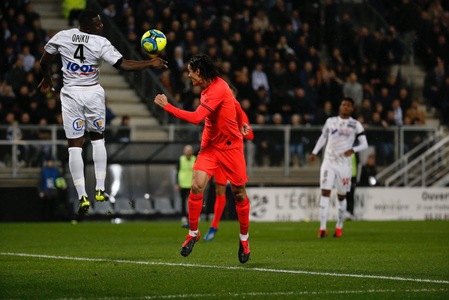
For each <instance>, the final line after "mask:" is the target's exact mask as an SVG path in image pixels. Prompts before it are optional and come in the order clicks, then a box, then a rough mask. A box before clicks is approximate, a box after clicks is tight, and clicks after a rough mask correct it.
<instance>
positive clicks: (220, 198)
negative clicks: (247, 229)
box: [202, 86, 254, 241]
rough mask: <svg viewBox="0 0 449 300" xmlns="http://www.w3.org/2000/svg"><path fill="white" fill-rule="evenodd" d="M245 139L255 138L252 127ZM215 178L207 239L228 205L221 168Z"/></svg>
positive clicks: (246, 117)
mask: <svg viewBox="0 0 449 300" xmlns="http://www.w3.org/2000/svg"><path fill="white" fill-rule="evenodd" d="M231 90H232V92H233V95H234V97H237V90H236V88H235V87H233V86H231ZM236 108H237V109H240V110H241V114H242V118H243V123H246V124H250V122H249V119H248V116H247V115H246V113H245V112H244V111H243V110H242V108H241V107H240V106H238V107H236ZM205 138H206V137H204V136H203V137H202V139H205ZM243 138H244V140H249V141H252V140H254V132H253V130H252V129H250V130H249V132H248V134H247V135H245V136H244V137H243ZM214 179H215V203H214V217H213V219H212V222H211V224H210V227H209V230H208V231H207V233H206V235H205V236H204V240H205V241H211V240H213V239H214V238H215V235H216V233H217V231H218V225H219V223H220V220H221V217H222V215H223V211H224V209H225V207H226V185H227V182H228V180H227V179H226V176H225V175H224V174H223V172H221V170H217V172H215V174H214Z"/></svg>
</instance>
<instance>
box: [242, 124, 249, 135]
mask: <svg viewBox="0 0 449 300" xmlns="http://www.w3.org/2000/svg"><path fill="white" fill-rule="evenodd" d="M250 130H251V126H249V125H248V124H246V123H243V126H242V127H240V132H241V133H242V134H243V136H246V135H248V133H249V132H250Z"/></svg>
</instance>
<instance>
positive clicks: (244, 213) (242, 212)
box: [235, 196, 249, 234]
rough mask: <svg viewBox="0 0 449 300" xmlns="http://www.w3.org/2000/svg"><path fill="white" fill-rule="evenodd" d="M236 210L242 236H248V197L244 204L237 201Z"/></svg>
mask: <svg viewBox="0 0 449 300" xmlns="http://www.w3.org/2000/svg"><path fill="white" fill-rule="evenodd" d="M235 210H236V211H237V216H238V218H239V222H240V234H248V228H249V199H248V196H246V198H245V200H243V201H242V202H239V201H235Z"/></svg>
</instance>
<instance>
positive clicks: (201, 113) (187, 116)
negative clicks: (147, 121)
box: [154, 94, 211, 125]
mask: <svg viewBox="0 0 449 300" xmlns="http://www.w3.org/2000/svg"><path fill="white" fill-rule="evenodd" d="M154 103H156V104H157V105H158V106H160V107H161V108H163V109H164V110H165V111H166V112H169V113H170V114H172V115H173V116H175V117H177V118H178V119H181V120H183V121H186V122H189V123H192V124H195V125H198V124H199V123H201V121H203V120H204V119H205V118H206V117H207V116H208V115H210V113H211V111H210V110H208V109H206V108H204V106H202V105H200V106H198V108H197V109H196V110H195V111H187V110H183V109H179V108H177V107H175V106H173V105H171V104H170V103H168V100H167V96H165V95H164V94H158V95H156V97H155V98H154Z"/></svg>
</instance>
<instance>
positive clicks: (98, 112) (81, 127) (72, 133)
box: [38, 10, 167, 214]
mask: <svg viewBox="0 0 449 300" xmlns="http://www.w3.org/2000/svg"><path fill="white" fill-rule="evenodd" d="M79 24H80V27H79V29H77V28H74V29H68V30H62V31H60V32H58V33H57V34H56V35H55V36H54V37H52V38H51V39H50V40H49V41H48V43H47V44H46V45H45V52H44V54H43V55H42V58H41V61H40V63H41V67H42V74H43V79H42V81H41V83H40V84H39V86H38V88H39V89H40V90H41V92H43V93H48V92H50V91H51V90H52V89H53V82H52V78H51V74H50V65H51V62H52V61H53V60H54V59H55V58H56V56H57V55H58V54H60V56H61V60H62V72H63V81H64V86H63V88H62V89H61V106H62V118H63V123H64V131H65V135H66V137H67V140H68V145H69V168H70V173H71V175H72V178H73V182H74V184H75V187H76V191H77V193H78V197H79V199H80V204H79V209H78V214H87V212H88V211H89V207H90V202H89V200H88V197H87V193H86V188H85V181H84V162H83V158H82V147H83V143H84V131H85V130H87V131H88V132H89V135H90V140H91V143H92V150H93V154H92V157H93V161H94V168H95V179H96V187H95V189H96V194H95V199H96V200H97V201H108V199H109V195H108V194H107V193H105V191H104V190H105V178H106V164H107V153H106V147H105V144H104V135H103V132H104V129H105V111H106V108H105V93H104V90H103V88H102V87H101V86H100V84H99V75H100V66H101V64H102V62H103V61H106V62H107V63H109V64H111V65H113V66H114V67H115V68H117V69H120V70H122V71H140V70H143V69H145V68H148V67H154V68H167V62H166V61H164V60H162V59H161V58H154V59H152V60H146V61H134V60H127V59H124V58H123V56H122V55H121V54H120V52H118V51H117V50H116V49H115V47H114V46H112V45H111V42H110V41H109V40H108V39H106V38H104V37H102V36H100V35H99V34H100V33H101V31H102V29H103V23H102V22H101V18H100V16H99V15H98V13H96V12H95V11H92V10H84V11H82V12H81V13H80V15H79Z"/></svg>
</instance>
